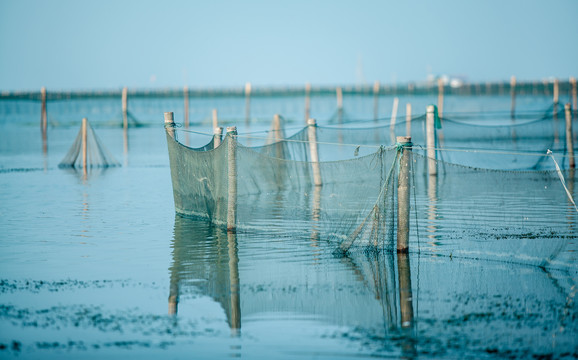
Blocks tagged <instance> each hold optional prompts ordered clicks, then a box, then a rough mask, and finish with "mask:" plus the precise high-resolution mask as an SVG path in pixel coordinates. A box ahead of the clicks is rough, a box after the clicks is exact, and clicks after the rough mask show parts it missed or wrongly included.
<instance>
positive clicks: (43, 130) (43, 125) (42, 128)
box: [40, 86, 48, 154]
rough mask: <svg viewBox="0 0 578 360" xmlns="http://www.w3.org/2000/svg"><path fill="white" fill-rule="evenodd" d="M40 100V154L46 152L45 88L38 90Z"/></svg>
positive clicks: (46, 117)
mask: <svg viewBox="0 0 578 360" xmlns="http://www.w3.org/2000/svg"><path fill="white" fill-rule="evenodd" d="M40 100H41V103H42V106H41V110H40V132H41V133H42V152H43V153H44V154H46V153H47V152H48V115H47V112H46V88H45V87H44V86H43V87H42V88H41V89H40Z"/></svg>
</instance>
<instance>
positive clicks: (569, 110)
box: [564, 103, 576, 169]
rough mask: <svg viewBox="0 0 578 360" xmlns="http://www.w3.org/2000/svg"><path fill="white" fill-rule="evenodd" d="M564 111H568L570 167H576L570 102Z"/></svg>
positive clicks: (567, 132) (567, 136) (567, 140)
mask: <svg viewBox="0 0 578 360" xmlns="http://www.w3.org/2000/svg"><path fill="white" fill-rule="evenodd" d="M564 112H565V113H566V148H567V149H568V157H569V158H570V159H569V161H570V168H572V169H574V168H575V167H576V164H575V162H574V141H573V139H574V137H573V133H572V107H571V106H570V103H568V104H566V105H564Z"/></svg>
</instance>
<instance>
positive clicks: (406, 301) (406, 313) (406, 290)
mask: <svg viewBox="0 0 578 360" xmlns="http://www.w3.org/2000/svg"><path fill="white" fill-rule="evenodd" d="M397 274H398V279H399V307H400V311H401V328H402V334H403V335H404V340H403V342H402V352H403V355H405V356H407V357H408V358H413V357H414V356H415V355H416V354H417V352H416V346H415V339H414V334H413V327H414V321H413V295H412V290H411V270H410V266H409V254H406V253H398V254H397Z"/></svg>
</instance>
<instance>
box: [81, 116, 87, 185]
mask: <svg viewBox="0 0 578 360" xmlns="http://www.w3.org/2000/svg"><path fill="white" fill-rule="evenodd" d="M87 122H88V120H87V119H86V118H83V119H82V170H83V172H84V175H86V174H87V167H88V129H87V125H88V124H87Z"/></svg>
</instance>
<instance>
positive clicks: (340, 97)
mask: <svg viewBox="0 0 578 360" xmlns="http://www.w3.org/2000/svg"><path fill="white" fill-rule="evenodd" d="M336 92H337V110H341V109H343V89H341V88H340V87H338V88H337V90H336Z"/></svg>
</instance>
